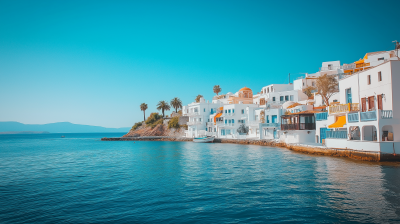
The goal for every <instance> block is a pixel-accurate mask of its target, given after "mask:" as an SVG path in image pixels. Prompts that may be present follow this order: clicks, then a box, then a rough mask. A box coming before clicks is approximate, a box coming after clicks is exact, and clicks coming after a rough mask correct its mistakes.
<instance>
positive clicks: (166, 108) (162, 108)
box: [157, 100, 171, 117]
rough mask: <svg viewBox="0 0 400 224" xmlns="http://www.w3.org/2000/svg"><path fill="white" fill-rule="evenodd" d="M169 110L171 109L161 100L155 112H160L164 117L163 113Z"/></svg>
mask: <svg viewBox="0 0 400 224" xmlns="http://www.w3.org/2000/svg"><path fill="white" fill-rule="evenodd" d="M169 109H171V107H170V106H169V104H168V103H167V102H166V101H164V100H162V101H160V102H158V104H157V110H161V111H162V116H163V117H164V116H165V114H164V111H166V110H169Z"/></svg>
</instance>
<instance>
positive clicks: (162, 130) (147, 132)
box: [123, 122, 185, 137]
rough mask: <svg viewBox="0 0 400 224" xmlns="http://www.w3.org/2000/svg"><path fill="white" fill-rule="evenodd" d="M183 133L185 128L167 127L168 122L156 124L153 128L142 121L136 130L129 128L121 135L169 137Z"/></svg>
mask: <svg viewBox="0 0 400 224" xmlns="http://www.w3.org/2000/svg"><path fill="white" fill-rule="evenodd" d="M184 135H185V128H179V129H175V128H171V129H169V128H168V124H166V123H163V124H158V125H156V126H155V127H154V128H152V127H149V126H147V125H146V123H145V122H143V123H142V125H141V126H140V127H138V128H137V129H136V130H130V131H129V132H128V133H127V134H126V135H124V136H123V137H144V136H169V137H182V136H184Z"/></svg>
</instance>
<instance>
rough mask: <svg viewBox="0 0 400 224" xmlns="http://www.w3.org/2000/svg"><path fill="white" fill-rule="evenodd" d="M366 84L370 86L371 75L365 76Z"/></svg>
mask: <svg viewBox="0 0 400 224" xmlns="http://www.w3.org/2000/svg"><path fill="white" fill-rule="evenodd" d="M367 83H368V85H371V75H368V76H367Z"/></svg>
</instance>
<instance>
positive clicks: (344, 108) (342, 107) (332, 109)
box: [329, 103, 360, 114]
mask: <svg viewBox="0 0 400 224" xmlns="http://www.w3.org/2000/svg"><path fill="white" fill-rule="evenodd" d="M352 111H360V104H358V103H347V104H339V105H334V106H329V114H336V113H348V112H352Z"/></svg>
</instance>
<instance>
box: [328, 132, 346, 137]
mask: <svg viewBox="0 0 400 224" xmlns="http://www.w3.org/2000/svg"><path fill="white" fill-rule="evenodd" d="M326 138H337V139H347V131H326Z"/></svg>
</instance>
